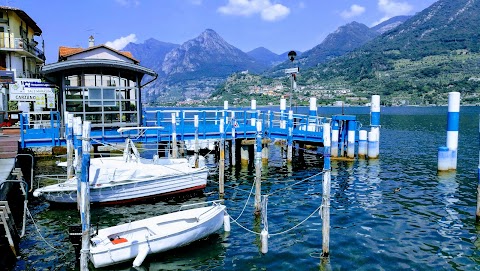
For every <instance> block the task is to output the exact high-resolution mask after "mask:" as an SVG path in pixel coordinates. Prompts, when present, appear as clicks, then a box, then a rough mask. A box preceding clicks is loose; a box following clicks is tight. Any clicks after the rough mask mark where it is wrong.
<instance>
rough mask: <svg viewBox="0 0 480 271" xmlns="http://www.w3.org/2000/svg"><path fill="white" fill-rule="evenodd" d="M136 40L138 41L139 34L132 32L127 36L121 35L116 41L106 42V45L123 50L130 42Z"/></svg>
mask: <svg viewBox="0 0 480 271" xmlns="http://www.w3.org/2000/svg"><path fill="white" fill-rule="evenodd" d="M136 41H137V36H136V35H135V34H130V35H128V36H126V37H121V38H118V39H116V40H114V41H108V42H106V43H105V45H106V46H108V47H110V48H113V49H115V50H122V49H123V48H124V47H125V46H127V44H129V43H130V42H136Z"/></svg>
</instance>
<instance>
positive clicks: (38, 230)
mask: <svg viewBox="0 0 480 271" xmlns="http://www.w3.org/2000/svg"><path fill="white" fill-rule="evenodd" d="M26 210H27V213H28V215H29V216H30V219H31V220H32V222H33V225H34V226H35V229H36V230H37V233H38V235H40V237H41V238H42V240H43V241H44V242H45V244H47V245H48V246H49V247H51V248H52V249H54V250H59V249H57V248H55V247H54V246H52V245H51V244H50V243H49V242H47V240H45V238H43V236H42V234H41V233H40V229H38V227H37V223H35V220H34V219H33V216H32V214H31V213H30V210H29V209H28V208H26Z"/></svg>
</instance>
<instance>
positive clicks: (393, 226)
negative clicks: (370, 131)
mask: <svg viewBox="0 0 480 271" xmlns="http://www.w3.org/2000/svg"><path fill="white" fill-rule="evenodd" d="M296 110H297V112H298V113H302V110H303V112H305V113H306V112H307V111H306V110H308V108H297V109H296ZM340 113H341V109H340V108H319V114H321V115H323V116H331V115H332V114H340ZM344 113H345V114H355V115H358V117H359V119H360V120H361V122H362V123H363V124H364V127H365V126H368V124H369V115H368V114H369V109H368V108H353V107H352V108H350V107H346V108H344ZM479 113H480V107H462V108H461V112H460V136H459V149H458V169H457V171H456V172H450V173H446V174H441V175H439V174H438V173H437V150H438V147H440V146H444V145H445V144H446V119H447V108H446V107H428V108H422V107H392V108H382V113H381V114H382V115H381V124H382V127H381V130H380V158H379V159H378V160H356V161H355V162H348V161H335V160H334V161H332V190H331V209H330V213H331V221H330V225H331V230H330V257H329V259H328V260H323V261H322V260H321V259H320V257H319V256H320V254H321V252H322V231H321V228H322V221H321V218H320V216H319V214H318V212H315V210H316V209H317V208H318V207H319V206H320V204H321V198H322V176H321V175H317V174H318V173H319V172H320V171H321V170H322V168H323V158H322V157H321V156H317V155H315V154H313V153H306V154H305V156H304V159H299V158H298V157H297V156H295V157H294V161H293V163H291V164H287V163H286V162H285V159H284V158H282V153H281V150H280V148H279V147H278V146H275V145H272V146H271V151H270V160H269V164H268V166H264V167H263V173H262V181H263V184H262V193H263V194H268V195H269V197H268V224H269V232H270V235H271V236H270V239H269V241H268V249H269V251H268V253H267V254H262V253H261V252H260V239H259V236H258V235H256V234H254V233H251V231H254V232H260V231H261V229H262V223H261V221H260V219H258V218H256V217H255V216H254V215H253V212H254V206H253V205H254V202H253V201H254V196H253V195H252V196H251V197H250V198H249V192H250V190H251V188H252V182H253V180H254V174H255V169H254V167H253V166H252V165H250V166H245V167H241V166H240V165H237V166H236V167H231V166H230V165H229V163H228V162H227V168H226V170H225V175H226V176H225V180H226V185H227V187H226V189H225V191H226V194H225V205H226V206H227V208H228V212H229V213H230V214H231V216H232V217H233V218H235V219H236V218H238V217H239V216H240V214H241V216H240V217H239V218H238V223H240V224H241V225H242V226H243V227H245V228H246V229H248V231H247V230H245V229H243V228H241V227H239V226H238V225H237V224H234V223H232V225H231V226H232V229H231V232H230V234H224V233H223V231H221V232H219V234H215V235H213V236H211V237H209V238H208V239H206V240H202V241H199V242H196V243H194V244H191V245H189V246H187V247H184V248H180V249H176V250H173V251H170V252H166V253H162V254H157V255H151V256H149V257H147V259H146V260H145V262H144V263H143V266H142V270H480V249H479V248H480V240H479V237H480V226H476V225H475V207H476V194H477V193H476V188H477V167H478V161H479V157H478V156H479V135H478V122H479V120H478V119H479ZM207 162H208V166H209V167H210V168H211V172H212V173H211V175H210V177H209V180H210V182H209V183H208V185H207V188H206V189H205V190H204V193H202V194H197V195H189V196H184V197H176V198H169V199H164V200H163V201H162V200H160V201H156V202H149V203H143V204H135V205H129V206H112V207H96V208H93V209H92V222H93V223H96V221H97V220H98V221H99V222H98V224H99V225H100V227H106V226H110V225H115V224H118V223H122V222H128V221H131V220H137V219H141V218H146V217H149V216H154V215H159V214H163V213H167V212H171V211H175V210H177V209H178V208H179V206H180V205H182V204H188V203H196V202H201V201H209V200H215V199H218V194H217V191H218V190H217V188H218V187H217V184H216V182H217V180H218V171H217V168H216V163H215V159H214V157H213V156H212V155H209V156H208V157H207ZM35 170H36V174H51V173H53V172H58V170H59V169H57V168H55V167H54V166H53V165H51V163H49V161H40V162H39V163H38V164H37V167H36V169H35ZM58 173H61V172H58ZM315 175H317V176H315ZM312 176H314V177H312ZM310 177H312V178H310ZM307 178H309V179H307ZM302 180H304V181H303V182H300V181H302ZM295 183H298V184H296V185H294V184H295ZM398 190H399V191H398ZM396 191H398V192H396ZM247 199H249V200H248V201H247ZM244 206H246V208H245V210H244V212H243V213H242V210H243V208H244ZM29 209H30V211H31V213H32V215H33V217H34V219H35V222H36V226H35V225H33V223H32V222H31V220H30V219H29V220H28V225H27V235H26V236H25V237H24V238H23V239H22V240H21V243H20V247H21V253H22V256H21V258H20V259H19V261H18V262H17V267H16V268H15V269H14V270H74V269H78V267H77V266H76V265H75V255H74V251H73V247H72V246H71V244H70V242H69V241H68V225H70V224H75V223H78V222H79V214H78V211H77V210H76V209H75V208H74V209H59V208H52V207H50V205H49V204H48V203H45V202H42V201H39V200H37V199H30V202H29ZM312 213H313V215H312V217H310V218H309V219H308V220H307V221H305V222H304V223H303V224H301V225H300V226H298V227H296V228H294V229H292V230H290V231H289V229H291V228H292V227H294V226H295V225H298V224H299V223H301V222H302V221H303V220H304V219H305V218H307V217H308V216H310V215H311V214H312ZM36 227H38V230H39V231H40V232H41V233H42V235H43V237H44V238H45V240H46V241H48V243H49V244H50V245H51V246H52V247H50V246H49V245H47V244H46V243H45V242H44V241H43V240H42V239H41V237H40V236H39V234H38V233H37V230H36ZM130 267H131V263H127V264H122V265H118V266H115V267H113V268H106V269H103V270H130ZM92 269H93V267H92ZM132 270H134V269H132Z"/></svg>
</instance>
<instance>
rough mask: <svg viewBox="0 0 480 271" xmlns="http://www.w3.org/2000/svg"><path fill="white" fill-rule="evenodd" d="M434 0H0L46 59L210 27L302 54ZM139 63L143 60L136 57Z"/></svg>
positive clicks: (182, 37)
mask: <svg viewBox="0 0 480 271" xmlns="http://www.w3.org/2000/svg"><path fill="white" fill-rule="evenodd" d="M434 2H436V0H81V1H78V0H0V5H5V6H10V7H15V8H19V9H21V10H23V11H24V12H26V13H27V14H28V15H29V16H30V17H31V18H32V19H33V20H34V21H35V22H36V23H37V25H38V26H39V27H40V29H42V32H43V33H42V36H40V37H36V38H35V40H37V41H39V42H40V44H41V42H42V39H43V41H44V43H45V55H46V58H47V60H46V63H54V62H56V61H57V60H58V48H59V47H60V46H68V47H83V48H87V47H88V38H89V37H90V36H91V35H93V36H94V38H95V45H100V44H105V45H107V46H110V47H112V48H114V49H117V50H122V49H123V47H125V46H126V45H127V44H128V43H129V42H134V43H138V44H140V43H144V42H145V40H148V39H150V38H154V39H157V40H159V41H163V42H170V43H175V44H182V43H184V42H186V41H188V40H190V39H193V38H195V37H197V36H198V35H200V33H202V32H203V31H205V29H213V30H214V31H215V32H217V33H218V34H219V35H220V36H221V37H222V38H223V39H224V40H225V41H226V42H228V43H229V44H231V45H233V46H235V47H237V48H239V49H240V50H242V51H244V52H248V51H251V50H253V49H255V48H258V47H265V48H267V49H269V50H270V51H272V52H274V53H277V54H282V53H284V52H287V51H290V50H296V51H301V52H304V51H306V50H309V49H311V48H313V47H315V46H316V45H318V44H320V43H321V42H322V41H323V40H324V39H325V37H326V36H327V35H328V34H330V33H332V32H334V31H335V30H336V29H337V28H338V27H340V26H342V25H345V24H347V23H350V22H352V21H357V22H359V23H363V24H365V25H367V26H374V25H376V24H378V23H380V22H382V21H384V20H387V19H389V18H391V17H394V16H398V15H414V14H415V13H417V12H420V11H422V10H423V9H425V8H427V7H429V6H430V5H432V4H433V3H434ZM140 64H141V63H140Z"/></svg>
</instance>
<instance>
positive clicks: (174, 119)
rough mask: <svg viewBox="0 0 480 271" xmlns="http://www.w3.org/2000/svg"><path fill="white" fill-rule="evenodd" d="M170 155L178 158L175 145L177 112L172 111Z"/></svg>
mask: <svg viewBox="0 0 480 271" xmlns="http://www.w3.org/2000/svg"><path fill="white" fill-rule="evenodd" d="M172 157H173V158H178V147H177V113H175V112H174V113H172Z"/></svg>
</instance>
